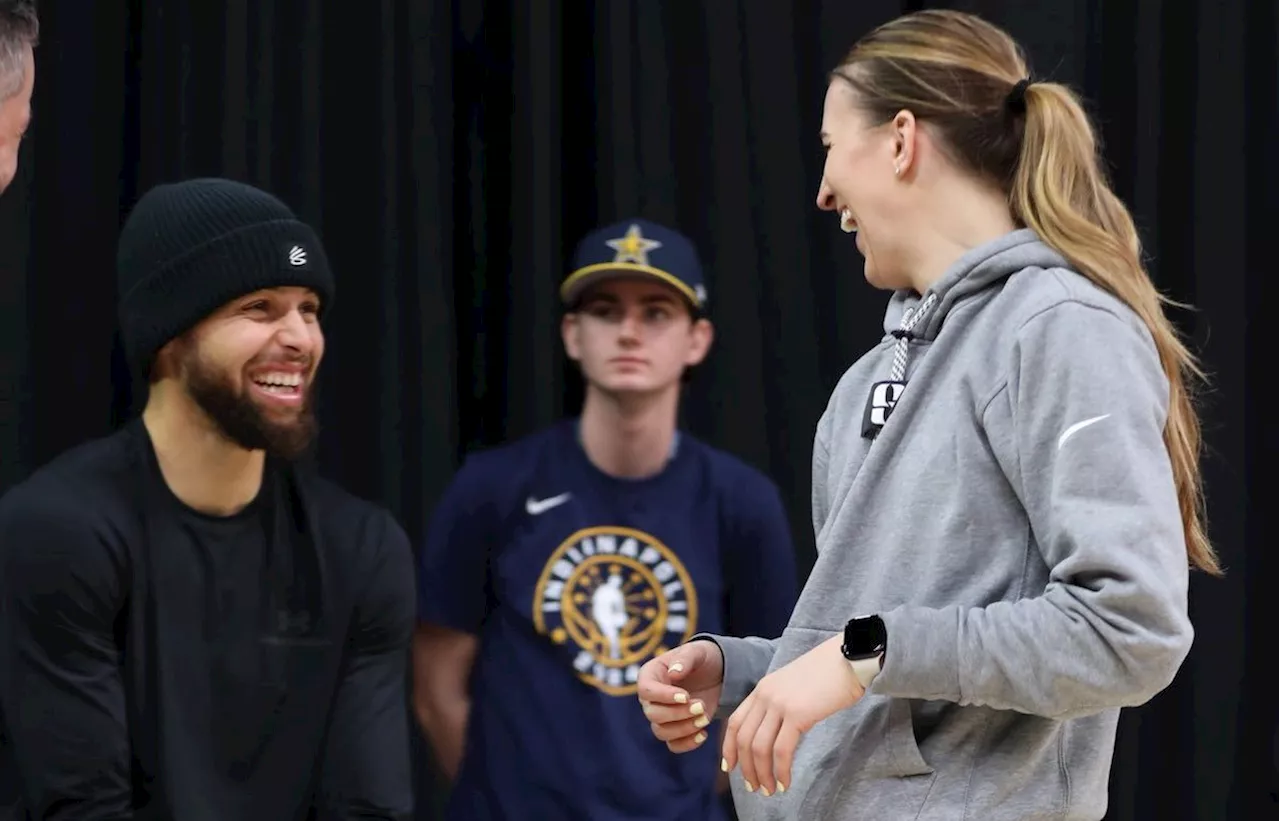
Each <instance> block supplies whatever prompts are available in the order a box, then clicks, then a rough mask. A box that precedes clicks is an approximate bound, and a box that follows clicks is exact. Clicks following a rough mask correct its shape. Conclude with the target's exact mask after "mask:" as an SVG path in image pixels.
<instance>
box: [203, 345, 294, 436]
mask: <svg viewBox="0 0 1280 821" xmlns="http://www.w3.org/2000/svg"><path fill="white" fill-rule="evenodd" d="M183 373H184V374H185V376H186V388H187V392H188V393H189V394H190V395H191V398H192V399H194V400H195V402H196V404H197V405H199V406H200V408H201V409H202V410H203V411H204V412H205V413H206V414H208V416H209V418H210V419H212V420H213V423H214V424H215V425H216V426H217V427H218V430H219V431H220V432H221V433H222V435H223V436H225V437H226V438H227V439H228V440H229V441H231V442H233V443H235V444H237V445H239V446H240V447H242V448H244V449H246V450H262V451H266V452H267V454H268V455H270V456H276V457H280V458H282V459H296V458H298V457H299V456H301V455H302V454H303V453H305V452H306V450H307V448H308V447H310V446H311V442H312V441H313V440H314V439H315V436H316V430H317V428H318V425H317V422H316V417H315V412H314V410H313V408H314V402H313V399H314V395H315V393H314V384H313V383H308V384H306V385H305V386H304V387H303V391H304V393H303V395H302V404H301V405H300V406H299V408H298V410H297V413H296V414H295V415H294V417H293V418H292V419H291V420H289V421H288V422H273V421H272V420H271V419H268V418H267V416H266V415H265V414H264V413H263V412H262V410H261V409H260V408H259V407H258V406H257V404H256V403H255V402H254V401H253V399H252V398H250V396H249V395H248V390H249V388H248V386H247V385H246V387H245V389H244V390H243V391H237V390H236V388H235V384H234V382H233V381H232V380H231V378H230V377H229V376H228V375H226V374H223V373H220V372H218V371H217V370H215V369H214V368H212V367H210V366H209V365H208V364H206V363H205V362H204V360H202V359H201V358H200V354H199V352H198V351H195V350H192V351H190V352H189V353H188V355H187V356H186V357H185V361H184V362H183Z"/></svg>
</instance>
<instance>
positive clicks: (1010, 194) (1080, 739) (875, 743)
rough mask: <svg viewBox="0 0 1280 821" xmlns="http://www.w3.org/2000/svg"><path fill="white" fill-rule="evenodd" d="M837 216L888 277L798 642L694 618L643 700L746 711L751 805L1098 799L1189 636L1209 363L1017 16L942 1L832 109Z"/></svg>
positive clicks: (834, 809) (674, 712)
mask: <svg viewBox="0 0 1280 821" xmlns="http://www.w3.org/2000/svg"><path fill="white" fill-rule="evenodd" d="M822 142H823V145H824V146H826V149H827V160H826V165H825V168H824V172H823V179H822V183H821V186H820V188H819V192H818V207H819V208H821V209H822V210H824V211H828V212H830V213H832V214H833V215H835V216H836V217H837V218H838V219H839V220H840V225H841V227H842V228H843V229H844V230H845V231H846V232H849V233H850V234H853V235H854V237H855V241H856V242H857V245H858V249H859V251H861V253H862V255H863V256H864V257H865V259H866V271H865V274H866V278H867V280H868V281H869V282H870V283H871V284H872V285H874V286H875V287H877V288H881V289H884V290H886V291H890V292H892V296H891V297H890V299H889V304H888V310H887V312H886V315H885V331H886V335H885V338H884V340H883V342H881V344H879V345H878V346H877V347H876V348H874V349H873V350H871V351H870V352H868V353H867V354H866V355H865V356H863V357H862V358H861V359H860V360H859V361H858V362H856V363H855V364H854V365H853V366H852V367H851V368H850V369H849V370H848V372H847V373H846V374H845V375H844V377H843V378H842V379H841V381H840V383H839V385H838V386H837V387H836V389H835V392H834V394H833V395H832V397H831V400H830V403H829V405H828V407H827V410H826V413H825V414H824V415H823V417H822V419H821V421H820V422H819V424H818V430H817V435H816V437H815V441H814V454H813V521H814V530H815V532H816V534H817V546H818V558H817V562H816V564H815V565H814V567H813V570H812V573H811V575H810V578H809V580H808V583H807V585H806V587H805V589H804V592H803V594H802V596H801V598H800V600H799V602H798V603H797V606H796V608H795V611H794V612H793V614H792V617H791V620H790V623H789V625H788V627H787V629H786V630H785V631H784V632H783V634H782V636H781V637H779V638H772V639H768V640H766V639H763V638H745V639H744V638H729V637H722V636H699V637H697V638H700V639H707V640H695V641H691V642H689V643H687V644H684V645H682V646H680V647H678V648H676V649H674V650H672V651H670V652H669V653H666V654H664V655H663V656H660V657H658V658H656V659H654V660H653V661H651V662H650V663H649V664H648V665H646V667H645V668H644V670H643V671H642V674H641V680H640V688H639V698H640V700H641V703H642V706H643V708H644V710H645V712H646V714H647V715H648V717H649V720H650V722H651V724H652V728H653V732H654V734H655V735H656V736H657V737H658V738H659V739H661V740H662V741H665V742H666V743H667V745H668V747H670V749H671V750H673V751H675V752H686V751H688V750H691V749H694V748H696V747H698V746H701V745H702V744H705V743H706V739H705V737H703V736H699V735H698V731H697V728H696V726H695V718H696V715H695V714H697V713H701V712H703V711H705V712H707V713H709V714H714V715H721V716H726V717H728V724H727V728H726V734H725V738H724V742H723V748H722V750H723V758H724V762H723V766H724V768H725V769H727V770H730V771H732V772H734V774H735V778H734V779H733V781H734V793H735V801H736V804H737V807H738V813H739V815H740V817H741V818H742V819H743V821H764V820H765V819H770V820H772V819H806V820H807V819H824V821H852V819H876V820H877V821H880V820H881V819H921V821H928V819H944V818H945V819H961V818H965V819H969V818H972V819H982V820H983V821H1000V820H1001V819H1018V820H1019V821H1026V820H1027V819H1049V818H1053V819H1099V818H1102V817H1103V815H1104V814H1105V811H1106V806H1107V780H1108V772H1109V769H1110V766H1111V758H1112V751H1113V747H1114V741H1115V731H1116V721H1117V717H1118V715H1119V710H1120V708H1121V707H1125V706H1133V705H1138V704H1142V703H1143V702H1145V701H1147V700H1148V699H1150V698H1151V697H1152V696H1153V695H1155V694H1156V693H1158V692H1159V691H1160V690H1162V689H1163V688H1164V687H1166V686H1167V685H1168V684H1169V683H1170V681H1171V680H1172V679H1173V677H1174V675H1175V674H1176V673H1177V671H1178V668H1179V667H1180V665H1181V664H1182V662H1183V659H1184V658H1185V657H1186V654H1187V652H1188V649H1189V647H1190V645H1191V641H1192V627H1191V624H1190V622H1189V620H1188V617H1187V580H1188V571H1189V567H1196V568H1199V569H1202V570H1206V571H1209V572H1211V573H1216V572H1218V567H1217V562H1216V559H1215V556H1214V553H1213V550H1212V548H1211V547H1210V545H1209V542H1208V540H1207V538H1206V536H1205V532H1204V528H1203V524H1202V519H1201V489H1200V474H1199V468H1198V451H1199V445H1200V434H1199V425H1198V422H1197V419H1196V415H1195V411H1194V409H1193V406H1192V403H1191V400H1190V397H1189V392H1188V385H1187V383H1188V380H1189V379H1190V378H1191V377H1193V376H1194V375H1195V374H1196V370H1195V366H1194V364H1193V362H1192V359H1191V356H1190V355H1189V353H1188V352H1187V350H1186V349H1185V348H1184V347H1183V345H1182V343H1181V342H1180V341H1179V340H1178V337H1177V335H1176V334H1175V332H1174V329H1173V327H1172V326H1171V324H1170V322H1169V321H1168V319H1167V318H1166V317H1165V315H1164V313H1163V311H1162V305H1161V298H1160V296H1159V295H1158V293H1157V291H1156V289H1155V288H1154V287H1153V285H1152V283H1151V281H1150V279H1149V278H1148V276H1147V273H1146V272H1145V271H1144V269H1143V265H1142V257H1141V254H1140V252H1139V246H1138V238H1137V235H1136V232H1135V230H1134V226H1133V221H1132V219H1131V218H1130V216H1129V214H1128V212H1127V211H1126V209H1125V207H1124V205H1123V204H1122V203H1121V202H1120V200H1119V199H1117V197H1116V196H1115V195H1114V194H1113V193H1112V192H1111V190H1110V189H1109V188H1108V186H1107V183H1106V181H1105V180H1104V178H1103V173H1102V169H1101V166H1100V163H1099V160H1098V157H1097V156H1096V150H1095V141H1094V135H1093V131H1092V128H1091V126H1090V123H1089V120H1088V118H1087V116H1086V114H1085V112H1084V111H1083V109H1082V108H1081V105H1080V102H1079V100H1078V99H1077V97H1076V96H1075V95H1074V94H1073V93H1072V92H1071V91H1070V90H1068V89H1067V88H1065V87H1063V86H1061V85H1058V84H1056V83H1051V82H1040V81H1036V80H1035V79H1034V78H1032V77H1030V76H1029V72H1028V69H1027V66H1026V64H1025V62H1024V60H1023V57H1022V55H1021V53H1020V50H1019V48H1018V47H1017V45H1016V44H1015V43H1014V42H1013V41H1012V40H1011V39H1010V38H1009V36H1008V35H1007V34H1005V33H1004V32H1002V31H1001V30H999V29H998V28H996V27H994V26H992V25H989V24H988V23H986V22H984V21H982V20H980V19H978V18H976V17H973V16H969V15H966V14H960V13H955V12H947V11H926V12H920V13H916V14H912V15H908V16H906V17H902V18H899V19H897V20H894V21H892V22H890V23H888V24H886V25H884V26H882V27H880V28H879V29H877V30H875V31H873V32H872V33H871V34H869V35H868V36H867V37H865V38H864V39H863V40H861V41H860V42H859V43H858V44H857V45H856V46H855V47H854V48H853V50H852V51H851V52H850V53H849V56H848V57H847V59H846V60H845V61H844V62H843V64H842V65H840V66H839V68H837V69H836V70H835V71H834V72H833V74H832V76H831V81H830V85H829V88H828V90H827V95H826V100H825V104H824V108H823V124H822Z"/></svg>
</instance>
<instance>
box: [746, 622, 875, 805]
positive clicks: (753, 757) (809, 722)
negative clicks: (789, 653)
mask: <svg viewBox="0 0 1280 821" xmlns="http://www.w3.org/2000/svg"><path fill="white" fill-rule="evenodd" d="M841 640H842V637H841V636H840V635H836V636H833V637H831V638H830V639H828V640H826V641H824V642H823V643H822V644H819V645H818V646H817V647H814V648H813V649H812V650H810V651H809V652H807V653H805V654H804V655H803V656H800V657H799V658H797V659H796V660H795V661H792V662H791V663H790V664H788V665H786V666H785V667H781V668H779V669H777V670H775V671H774V672H772V673H770V674H769V675H767V676H765V677H764V678H763V679H761V680H760V683H759V684H757V685H756V688H755V689H754V690H753V691H752V692H751V695H749V696H747V698H746V699H745V700H744V701H743V702H742V704H741V705H739V707H738V709H737V710H734V712H733V715H732V716H730V717H729V722H728V726H727V727H726V728H725V736H724V746H723V748H722V749H723V752H724V760H723V761H722V762H721V767H722V768H723V769H724V770H725V771H726V772H728V771H730V770H732V769H733V768H734V767H735V766H741V767H742V778H743V780H745V781H746V786H747V791H748V792H751V791H754V790H755V788H756V787H757V786H758V787H760V793H761V795H766V796H767V795H770V794H772V793H774V792H785V791H786V785H787V784H789V783H791V762H792V759H793V757H794V755H795V751H796V746H797V745H798V744H799V743H800V737H801V736H802V735H804V734H805V733H807V732H808V731H809V730H810V729H812V728H813V726H814V725H815V724H817V723H818V722H819V721H821V720H822V719H824V718H826V717H827V716H830V715H833V714H834V713H837V712H839V711H840V710H843V709H845V708H848V707H852V706H853V705H854V704H857V703H858V701H859V700H860V699H861V698H862V696H863V693H864V690H863V688H862V684H861V683H860V682H859V681H858V677H857V676H855V675H854V673H853V668H852V667H851V666H850V665H849V661H848V660H847V659H846V658H845V657H844V654H842V653H841V652H840V642H841Z"/></svg>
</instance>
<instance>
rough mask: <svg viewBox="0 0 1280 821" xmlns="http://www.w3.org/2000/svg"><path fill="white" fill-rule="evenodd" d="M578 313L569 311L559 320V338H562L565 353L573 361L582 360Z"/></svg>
mask: <svg viewBox="0 0 1280 821" xmlns="http://www.w3.org/2000/svg"><path fill="white" fill-rule="evenodd" d="M578 328H579V325H578V315H577V314H576V313H574V312H569V313H567V314H565V315H564V317H563V318H562V319H561V320H560V338H561V339H562V340H564V352H565V355H566V356H568V357H569V358H570V359H572V360H573V361H574V362H580V361H581V360H582V345H581V343H580V341H579V340H578Z"/></svg>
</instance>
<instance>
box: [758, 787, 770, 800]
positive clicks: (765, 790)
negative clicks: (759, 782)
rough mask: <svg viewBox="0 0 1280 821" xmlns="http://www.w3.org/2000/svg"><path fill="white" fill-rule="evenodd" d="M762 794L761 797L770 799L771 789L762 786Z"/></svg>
mask: <svg viewBox="0 0 1280 821" xmlns="http://www.w3.org/2000/svg"><path fill="white" fill-rule="evenodd" d="M760 794H761V795H763V796H764V797H765V798H768V797H769V788H768V787H763V786H762V787H761V788H760Z"/></svg>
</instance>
